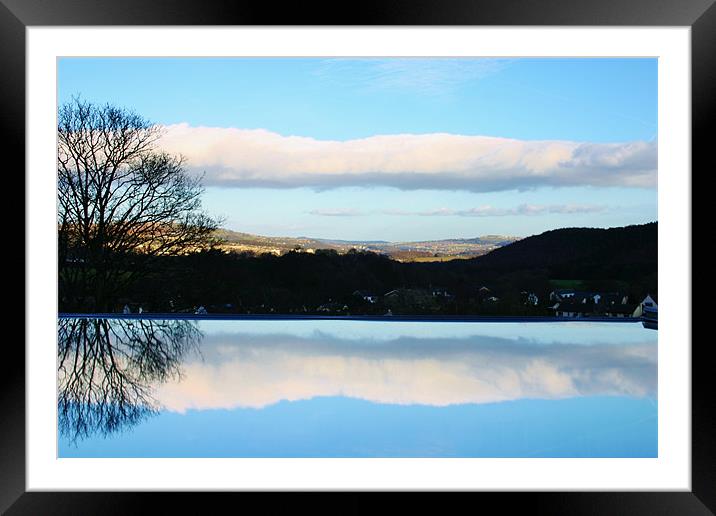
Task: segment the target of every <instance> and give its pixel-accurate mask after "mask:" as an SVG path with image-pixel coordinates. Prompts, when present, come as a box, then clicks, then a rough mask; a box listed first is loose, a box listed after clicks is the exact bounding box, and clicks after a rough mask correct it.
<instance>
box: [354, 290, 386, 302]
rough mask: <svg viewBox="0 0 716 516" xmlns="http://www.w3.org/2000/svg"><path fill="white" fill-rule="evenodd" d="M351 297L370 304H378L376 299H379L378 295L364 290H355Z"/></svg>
mask: <svg viewBox="0 0 716 516" xmlns="http://www.w3.org/2000/svg"><path fill="white" fill-rule="evenodd" d="M353 295H354V296H356V297H359V298H361V299H362V300H363V301H368V302H369V303H372V304H375V303H376V302H378V298H379V297H380V296H379V295H378V294H374V293H372V292H367V291H365V290H356V291H355V292H353Z"/></svg>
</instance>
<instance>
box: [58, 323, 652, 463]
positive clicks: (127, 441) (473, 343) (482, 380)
mask: <svg viewBox="0 0 716 516" xmlns="http://www.w3.org/2000/svg"><path fill="white" fill-rule="evenodd" d="M58 323H59V335H58V336H59V339H58V429H59V432H58V435H59V437H58V450H59V456H60V457H656V456H657V332H656V331H652V330H646V329H644V328H643V327H642V325H641V324H640V323H589V322H573V323H570V322H540V323H475V322H469V323H467V322H438V323H434V322H433V323H429V322H376V321H346V320H344V321H331V320H318V321H308V320H303V321H296V320H293V321H291V320H288V321H281V320H256V321H252V320H238V321H236V320H235V321H226V320H222V321H219V320H213V321H212V320H203V321H197V320H166V321H165V320H141V319H89V318H77V319H75V318H61V319H60V320H59V321H58Z"/></svg>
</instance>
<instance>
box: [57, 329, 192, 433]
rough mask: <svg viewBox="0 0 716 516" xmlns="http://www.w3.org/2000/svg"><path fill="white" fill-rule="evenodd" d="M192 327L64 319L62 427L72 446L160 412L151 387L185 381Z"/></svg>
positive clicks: (60, 364) (60, 383)
mask: <svg viewBox="0 0 716 516" xmlns="http://www.w3.org/2000/svg"><path fill="white" fill-rule="evenodd" d="M201 338H202V333H201V331H199V329H198V328H197V327H196V325H195V323H193V322H192V321H181V320H169V321H156V320H136V319H116V320H109V319H84V318H82V319H60V321H59V330H58V371H57V374H58V425H59V429H60V432H61V433H62V434H64V435H65V436H66V437H67V438H68V439H69V440H70V442H76V441H77V440H78V439H82V438H85V437H88V436H89V435H91V434H92V433H94V432H98V433H101V434H103V435H108V434H110V433H113V432H117V431H120V430H122V429H124V428H128V427H131V426H133V425H135V424H137V423H139V422H140V421H142V420H143V419H144V418H146V417H148V416H149V415H151V414H153V413H155V412H157V411H158V409H159V408H160V407H159V406H158V404H157V402H156V401H155V400H154V399H153V397H152V386H153V385H156V384H158V383H162V382H166V381H167V380H170V379H174V378H178V377H180V376H181V368H180V366H181V362H182V358H183V357H184V355H185V354H186V353H187V352H188V351H190V350H192V349H196V348H197V346H196V345H197V343H198V342H199V340H200V339H201Z"/></svg>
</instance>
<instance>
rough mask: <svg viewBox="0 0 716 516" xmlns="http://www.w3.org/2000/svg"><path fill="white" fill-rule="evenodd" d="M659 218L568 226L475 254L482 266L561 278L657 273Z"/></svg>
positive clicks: (478, 264)
mask: <svg viewBox="0 0 716 516" xmlns="http://www.w3.org/2000/svg"><path fill="white" fill-rule="evenodd" d="M657 236H658V224H657V222H651V223H648V224H642V225H634V226H625V227H618V228H610V229H595V228H565V229H556V230H553V231H547V232H545V233H542V234H540V235H535V236H531V237H527V238H524V239H522V240H519V241H517V242H514V243H513V244H511V245H509V246H504V247H500V248H498V249H495V250H493V251H492V252H490V253H488V254H486V255H484V256H480V257H477V258H474V259H473V260H470V262H472V263H471V264H472V265H474V266H476V267H477V268H479V269H490V270H494V271H500V272H502V271H514V270H536V269H542V270H545V271H549V274H550V276H552V277H558V278H559V277H561V278H593V277H601V278H629V277H643V276H645V275H652V274H653V275H655V274H656V273H657V258H658V246H657Z"/></svg>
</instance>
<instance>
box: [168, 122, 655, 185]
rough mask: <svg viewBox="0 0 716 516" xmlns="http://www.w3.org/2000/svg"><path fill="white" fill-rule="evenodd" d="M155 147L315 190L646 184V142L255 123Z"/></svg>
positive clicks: (218, 180) (650, 155)
mask: <svg viewBox="0 0 716 516" xmlns="http://www.w3.org/2000/svg"><path fill="white" fill-rule="evenodd" d="M160 144H161V148H162V149H164V150H166V151H168V152H171V153H177V154H182V155H184V156H185V157H186V158H187V164H188V166H189V167H190V168H191V169H192V170H195V171H198V172H206V176H205V184H207V185H214V186H239V187H252V186H255V187H271V188H293V187H301V186H306V187H313V188H318V189H327V188H336V187H341V186H391V187H396V188H401V189H406V190H411V189H421V188H432V189H449V190H469V191H475V192H486V191H497V190H506V189H529V188H534V187H539V186H585V185H591V186H626V187H645V188H653V187H655V186H656V179H657V146H656V143H655V142H644V141H635V142H625V143H580V142H571V141H558V140H545V141H523V140H514V139H507V138H494V137H487V136H463V135H456V134H445V133H437V134H395V135H382V136H371V137H369V138H362V139H355V140H347V141H332V140H317V139H314V138H308V137H299V136H283V135H280V134H278V133H274V132H270V131H267V130H263V129H236V128H217V127H191V126H189V125H187V124H177V125H171V126H167V127H166V134H165V135H164V136H163V138H162V140H161V142H160Z"/></svg>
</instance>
